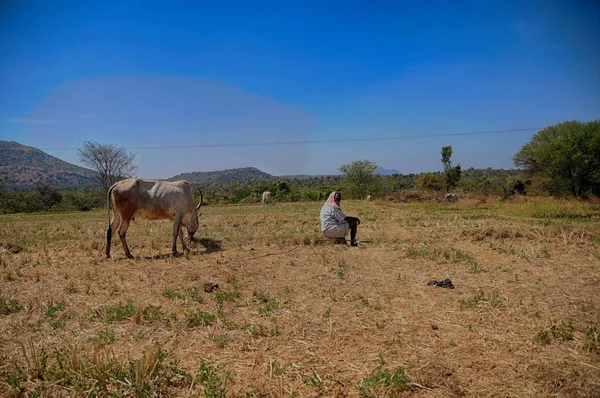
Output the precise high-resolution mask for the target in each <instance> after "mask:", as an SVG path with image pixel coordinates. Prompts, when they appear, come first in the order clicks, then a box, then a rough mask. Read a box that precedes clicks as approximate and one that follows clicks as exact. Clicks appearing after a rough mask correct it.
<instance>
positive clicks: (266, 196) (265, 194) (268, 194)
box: [260, 191, 271, 205]
mask: <svg viewBox="0 0 600 398" xmlns="http://www.w3.org/2000/svg"><path fill="white" fill-rule="evenodd" d="M270 200H271V192H269V191H265V192H263V194H262V198H261V199H260V203H262V204H263V205H268V204H269V201H270Z"/></svg>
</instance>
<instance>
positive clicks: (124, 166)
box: [78, 141, 137, 192]
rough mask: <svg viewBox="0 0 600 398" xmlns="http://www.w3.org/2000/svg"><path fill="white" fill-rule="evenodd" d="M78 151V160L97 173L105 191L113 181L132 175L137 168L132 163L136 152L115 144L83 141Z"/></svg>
mask: <svg viewBox="0 0 600 398" xmlns="http://www.w3.org/2000/svg"><path fill="white" fill-rule="evenodd" d="M78 151H79V160H80V161H81V163H83V164H85V165H86V166H89V167H90V168H91V169H93V170H94V171H95V172H96V173H97V176H96V177H97V178H98V180H99V181H100V182H101V183H102V187H103V188H104V191H105V192H108V189H109V188H110V187H111V186H112V185H113V184H114V183H115V182H117V181H119V180H122V179H124V178H129V177H132V176H133V174H134V173H135V171H136V170H137V166H136V165H135V164H134V161H135V155H136V154H135V153H133V152H128V151H127V150H126V149H125V148H122V147H118V146H116V145H112V144H111V145H104V144H99V143H97V142H94V141H85V142H84V143H83V148H81V149H78Z"/></svg>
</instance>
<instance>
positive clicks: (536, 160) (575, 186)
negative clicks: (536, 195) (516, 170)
mask: <svg viewBox="0 0 600 398" xmlns="http://www.w3.org/2000/svg"><path fill="white" fill-rule="evenodd" d="M513 161H514V162H515V165H517V166H518V167H522V168H524V169H526V170H527V171H528V172H529V174H530V176H531V177H532V178H536V179H537V180H538V181H540V182H541V184H542V186H544V187H545V188H546V190H547V191H548V192H549V193H550V194H552V195H564V194H570V195H572V196H576V197H577V196H580V197H585V196H587V195H589V194H590V193H592V194H595V195H600V120H595V121H591V122H587V123H584V122H579V121H576V120H573V121H568V122H563V123H559V124H556V125H554V126H549V127H546V128H545V129H543V130H540V131H538V132H537V133H536V134H535V135H534V136H533V138H532V139H531V141H529V142H528V143H527V144H525V145H524V146H523V147H522V148H521V150H520V151H519V152H518V153H517V154H516V155H515V156H514V157H513Z"/></svg>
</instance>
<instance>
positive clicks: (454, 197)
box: [444, 193, 458, 202]
mask: <svg viewBox="0 0 600 398" xmlns="http://www.w3.org/2000/svg"><path fill="white" fill-rule="evenodd" d="M444 200H445V201H446V202H458V195H457V194H455V193H447V194H446V195H444Z"/></svg>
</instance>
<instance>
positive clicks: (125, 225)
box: [119, 218, 134, 258]
mask: <svg viewBox="0 0 600 398" xmlns="http://www.w3.org/2000/svg"><path fill="white" fill-rule="evenodd" d="M127 229H129V220H128V219H127V218H123V219H122V221H121V225H120V226H119V238H121V243H122V244H123V249H124V250H125V257H127V258H134V257H133V255H132V254H131V252H130V251H129V246H127Z"/></svg>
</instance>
